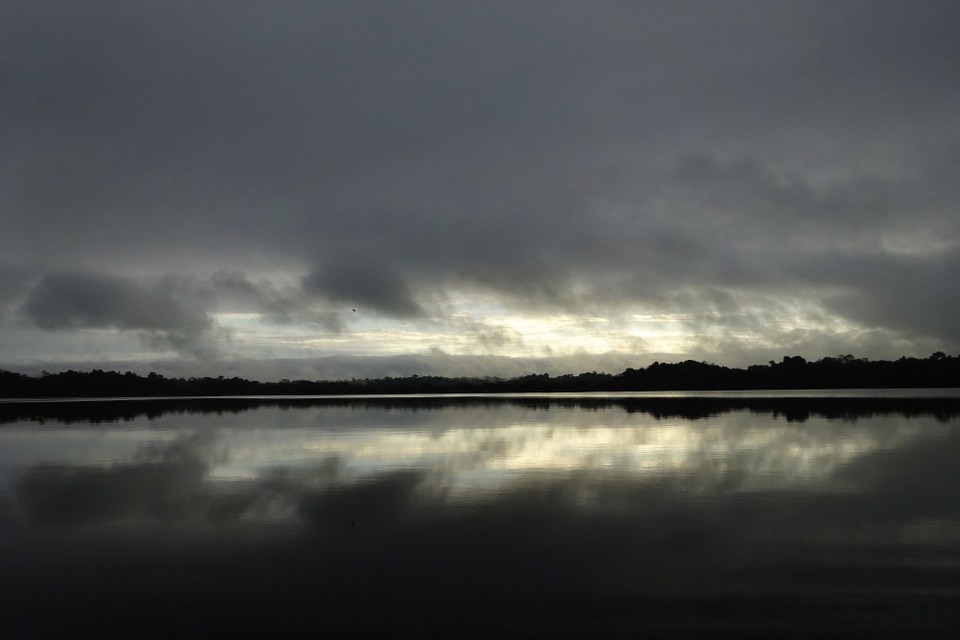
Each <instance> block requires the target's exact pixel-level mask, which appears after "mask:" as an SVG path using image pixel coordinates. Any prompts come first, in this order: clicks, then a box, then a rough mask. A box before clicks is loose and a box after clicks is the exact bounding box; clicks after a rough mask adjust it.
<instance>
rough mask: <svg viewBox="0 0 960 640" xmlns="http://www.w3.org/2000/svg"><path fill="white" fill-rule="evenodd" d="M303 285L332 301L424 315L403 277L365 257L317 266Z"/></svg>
mask: <svg viewBox="0 0 960 640" xmlns="http://www.w3.org/2000/svg"><path fill="white" fill-rule="evenodd" d="M303 288H304V290H305V291H306V292H307V293H309V294H313V295H318V296H321V297H323V298H324V299H326V300H328V301H330V302H332V303H341V304H343V305H355V306H357V307H361V308H365V309H372V310H374V311H375V312H379V313H383V314H386V315H388V316H393V317H397V318H415V317H417V316H422V315H424V310H423V308H422V307H421V306H420V305H419V304H418V303H417V301H416V299H415V297H414V294H413V291H412V290H411V288H410V286H409V285H408V284H407V281H406V280H405V279H404V278H403V276H401V275H400V274H399V273H397V272H396V271H394V270H393V269H390V268H388V267H384V266H382V265H380V264H376V263H373V262H370V261H369V260H367V259H364V258H358V259H357V260H356V261H355V262H344V263H337V264H332V265H329V266H325V267H321V268H319V269H315V270H314V271H312V272H310V274H308V275H307V276H306V277H305V278H304V280H303ZM351 310H352V308H351Z"/></svg>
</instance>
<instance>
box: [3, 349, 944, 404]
mask: <svg viewBox="0 0 960 640" xmlns="http://www.w3.org/2000/svg"><path fill="white" fill-rule="evenodd" d="M922 387H960V355H958V356H949V355H946V354H945V353H943V352H940V351H938V352H936V353H933V354H931V355H930V356H929V357H927V358H908V357H902V358H900V359H898V360H868V359H866V358H855V357H854V356H852V355H840V356H837V357H827V358H822V359H820V360H816V361H809V362H808V361H807V360H805V359H804V358H802V357H800V356H784V357H783V359H782V360H781V361H780V362H776V361H773V360H771V361H769V362H768V363H767V364H755V365H751V366H749V367H747V368H731V367H725V366H721V365H717V364H713V363H709V362H701V361H695V360H684V361H682V362H675V363H661V362H654V363H653V364H651V365H650V366H648V367H641V368H638V369H634V368H628V369H626V370H624V371H623V372H621V373H616V374H613V373H602V372H601V373H598V372H596V371H590V372H585V373H579V374H572V373H568V374H563V375H557V376H551V375H549V374H546V373H540V374H530V375H525V376H520V377H515V378H494V377H485V378H477V377H444V376H420V375H411V376H404V377H384V378H363V379H358V378H354V379H350V380H287V379H284V380H280V381H277V382H259V381H256V380H246V379H244V378H240V377H232V378H226V377H224V376H218V377H215V378H214V377H202V378H198V377H190V378H183V377H181V378H167V377H164V376H163V375H161V374H159V373H155V372H153V373H150V374H148V375H145V376H143V375H139V374H136V373H133V372H130V371H126V372H122V373H121V372H118V371H104V370H102V369H93V370H92V371H74V370H69V371H62V372H60V373H48V372H46V371H44V372H43V373H41V374H40V375H26V374H23V373H16V372H12V371H0V397H3V398H53V397H143V396H146V397H158V396H243V395H251V396H279V395H341V394H412V393H524V392H582V391H667V390H710V389H717V390H746V389H844V388H871V389H877V388H922Z"/></svg>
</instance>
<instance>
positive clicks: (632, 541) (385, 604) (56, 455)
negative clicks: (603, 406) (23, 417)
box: [0, 407, 960, 636]
mask: <svg viewBox="0 0 960 640" xmlns="http://www.w3.org/2000/svg"><path fill="white" fill-rule="evenodd" d="M279 415H280V414H271V412H260V411H251V412H248V413H244V414H241V415H240V416H235V415H233V416H213V415H210V416H203V417H198V416H193V417H192V418H191V420H193V424H192V425H191V424H189V421H188V420H184V421H183V422H182V423H181V424H173V423H170V424H164V425H161V424H158V425H157V426H156V427H155V428H154V429H152V430H151V429H146V430H139V429H142V425H128V427H129V428H122V427H118V428H117V429H115V430H114V429H103V428H100V427H83V426H80V425H72V426H70V427H68V428H66V429H64V428H60V427H44V428H43V429H40V430H37V431H36V432H35V435H36V436H37V439H36V440H34V441H31V437H30V435H31V433H32V432H31V431H30V430H31V429H35V427H27V428H26V429H24V428H21V427H12V426H11V427H7V428H4V429H2V430H0V445H8V444H9V445H13V446H12V447H11V448H9V449H6V448H5V449H4V450H5V451H6V453H5V454H4V455H5V459H6V460H7V462H6V466H5V472H4V476H3V477H4V478H5V482H6V487H7V489H6V492H5V497H4V498H3V499H2V500H0V526H2V527H3V530H4V531H5V532H6V535H0V569H2V571H0V595H4V600H5V603H0V613H4V614H5V615H6V616H7V619H8V620H14V621H19V622H17V624H21V623H22V624H23V625H27V626H30V625H39V626H37V627H36V628H39V629H41V630H45V631H46V635H56V634H57V633H60V632H63V631H65V630H67V628H68V627H69V625H72V624H76V620H80V621H82V623H83V624H87V625H89V626H90V629H93V630H94V631H102V629H100V628H99V626H98V625H99V624H100V622H98V620H101V619H103V618H111V619H112V618H114V617H118V618H119V619H120V620H121V621H120V622H117V623H116V624H117V625H119V628H122V629H125V630H127V631H129V630H130V629H132V628H136V625H138V624H139V620H140V617H138V614H136V613H135V612H137V611H147V612H149V613H150V615H152V616H155V618H156V619H160V620H163V621H164V622H163V623H162V624H160V626H159V627H158V629H160V630H167V631H169V630H170V629H171V628H172V626H171V625H175V624H176V625H181V624H182V625H185V626H186V628H189V629H194V630H196V629H197V628H198V627H197V625H201V626H202V625H210V628H211V629H216V630H222V625H223V624H227V625H228V626H229V623H224V620H225V619H228V620H233V619H236V620H244V619H247V618H249V617H250V616H254V617H255V618H256V619H258V620H261V621H262V620H267V621H269V624H270V625H271V629H273V630H276V629H277V628H286V630H287V631H291V632H293V631H297V632H301V631H303V630H304V629H305V628H309V625H310V624H312V623H311V622H310V621H315V620H316V619H317V617H319V618H321V619H323V620H324V621H326V623H329V625H332V626H330V628H331V629H335V630H338V631H347V630H354V629H358V628H359V629H370V628H371V625H375V624H376V622H375V621H376V619H378V618H377V617H378V616H380V617H382V616H384V615H386V616H388V618H389V619H391V620H415V621H416V623H417V624H418V625H427V626H428V628H431V629H439V628H442V629H444V630H447V631H450V630H451V629H453V630H454V631H457V630H459V631H462V630H463V629H462V625H463V621H464V620H470V621H472V622H471V624H476V625H478V626H477V627H476V629H490V628H493V627H496V628H499V629H501V630H502V629H507V628H513V626H514V625H516V624H518V623H522V624H527V625H533V627H532V628H534V629H536V630H539V631H543V632H544V633H548V632H552V631H556V630H557V629H561V630H580V631H584V630H586V629H593V630H596V625H597V624H607V625H610V624H613V625H625V626H624V627H623V628H620V627H616V628H618V629H620V630H621V631H623V630H624V629H626V630H634V629H636V628H640V627H644V628H646V627H648V626H649V625H650V624H654V626H657V625H667V626H668V627H669V626H671V625H678V624H679V625H681V626H682V625H694V626H696V625H701V624H703V625H707V624H712V623H710V620H713V619H714V618H715V617H717V616H719V617H720V618H722V625H721V626H723V625H730V624H733V623H731V622H730V621H729V619H728V617H729V616H733V617H734V619H735V620H740V621H741V622H742V621H744V620H749V621H750V622H749V624H751V625H753V624H755V623H756V616H760V618H762V619H763V620H764V621H765V622H764V624H765V625H767V626H766V627H764V628H767V629H769V628H772V627H771V625H772V626H773V627H776V626H778V625H779V626H780V627H781V628H782V627H786V628H790V621H791V620H793V622H797V621H802V623H803V625H805V626H803V627H802V628H803V629H805V630H807V631H811V630H812V631H823V630H824V629H834V628H835V625H836V623H837V619H834V618H831V616H838V615H841V614H839V613H830V612H831V611H833V609H831V607H838V606H839V607H840V608H841V611H846V609H844V607H846V608H850V607H853V608H854V609H856V610H857V611H858V615H860V614H863V611H862V610H863V609H864V608H865V609H866V610H868V613H869V615H868V616H867V617H865V618H863V620H868V621H870V623H869V624H868V625H867V626H868V627H869V628H870V629H871V630H872V631H876V629H878V628H879V629H884V630H886V629H888V628H890V629H893V628H896V627H895V625H896V624H903V622H902V620H904V619H905V618H903V616H902V613H903V612H902V611H901V612H900V613H898V614H896V615H895V614H894V613H888V612H887V611H886V608H885V607H886V605H885V604H883V603H884V602H886V601H885V600H883V598H886V597H888V596H886V595H884V594H893V595H891V596H889V597H894V596H896V597H897V598H903V597H905V596H908V595H909V594H911V593H919V592H922V593H925V594H937V595H936V597H937V598H950V597H951V596H950V594H951V593H954V592H955V587H954V586H953V585H955V584H957V579H958V578H960V567H958V566H957V564H956V557H957V552H958V551H960V510H958V507H957V505H958V504H960V485H958V484H957V482H955V481H954V480H953V479H952V478H953V474H954V472H955V469H956V468H957V467H958V465H960V431H958V430H957V425H956V423H950V422H943V421H940V420H937V419H935V418H934V417H928V418H923V417H914V418H911V419H905V418H904V417H903V416H898V415H895V414H892V415H887V416H872V417H870V418H869V419H864V420H860V421H857V422H855V423H851V422H837V421H830V420H827V419H825V418H814V419H809V420H807V422H805V423H803V424H802V425H798V424H797V423H790V422H787V421H786V420H785V419H784V418H773V417H771V416H769V415H762V414H753V413H748V412H734V413H728V414H724V415H722V416H717V417H714V418H708V419H703V420H699V421H684V420H680V419H669V420H655V419H652V418H650V417H649V416H646V415H644V414H629V413H625V412H622V411H619V410H616V409H609V410H599V411H583V410H580V409H577V408H576V407H565V408H560V407H552V408H551V409H550V411H548V412H544V411H542V410H529V409H518V408H517V407H501V410H492V409H490V408H487V409H485V410H483V411H476V412H473V411H464V410H462V409H460V410H440V411H432V412H421V413H412V412H409V413H404V412H393V413H391V412H372V413H364V412H362V411H361V412H360V413H359V414H356V415H354V416H353V420H354V421H355V422H354V423H351V425H350V426H349V427H348V426H346V425H345V424H343V423H341V424H340V426H339V427H338V426H337V425H336V424H335V423H337V419H334V417H336V416H338V415H339V416H340V417H343V415H346V414H337V413H336V412H334V417H331V415H330V414H325V413H324V412H323V411H319V412H316V411H302V412H296V411H293V412H288V413H286V414H283V417H284V418H286V419H287V420H286V421H285V422H284V421H281V420H278V417H279ZM268 416H269V419H267V418H268ZM364 418H366V419H367V420H368V421H369V424H368V426H367V427H363V426H362V425H361V424H359V423H360V422H362V421H363V419H364ZM411 418H415V420H413V421H412V422H411ZM393 419H396V421H397V423H393V422H391V420H393ZM161 422H162V420H161ZM226 422H229V424H227V423H226ZM318 423H322V424H318ZM398 423H399V424H398ZM309 424H313V425H314V426H312V427H311V426H308V425H309ZM401 424H402V426H400V425H401ZM465 425H473V426H465ZM138 430H139V431H138ZM134 433H147V434H149V438H148V439H147V440H146V441H144V442H143V443H142V444H141V446H140V447H137V448H136V449H135V450H131V447H130V446H129V441H130V438H131V436H132V434H134ZM57 434H61V435H64V436H65V435H67V434H69V435H70V438H64V439H63V441H64V442H68V443H69V446H67V447H66V448H64V449H63V450H58V448H57V442H58V441H59V440H60V438H58V435H57ZM85 434H86V435H87V436H89V438H90V442H86V443H84V442H83V441H84V438H83V436H84V435H85ZM113 436H116V437H115V438H114V437H113ZM94 442H95V443H96V444H97V446H96V447H94V446H93V443H94ZM38 443H40V444H38ZM105 451H110V452H113V453H112V454H113V456H114V457H113V458H112V459H109V456H108V457H107V459H105V457H104V452H105ZM91 452H94V453H93V454H91ZM11 461H12V464H11ZM951 589H953V591H951ZM925 597H926V596H925ZM704 598H706V599H709V600H710V601H711V602H712V601H715V600H716V599H720V600H719V601H720V602H722V603H723V604H722V605H716V607H718V608H714V609H713V610H712V611H713V613H710V612H709V611H708V612H707V613H704V612H703V611H702V610H701V609H700V606H701V605H700V604H696V603H701V602H703V599H704ZM771 598H774V599H777V598H782V600H778V601H777V602H778V605H777V606H778V607H780V608H779V609H771V610H770V612H767V610H766V608H765V606H766V605H763V604H757V603H763V602H765V601H769V599H771ZM665 599H666V600H665ZM764 599H766V600H764ZM838 602H839V603H840V604H839V605H838V604H837V603H838ZM926 602H927V601H926V600H924V601H923V602H921V603H920V605H918V606H920V609H919V610H918V611H914V612H913V613H911V615H910V617H909V619H910V620H911V622H910V624H916V623H918V621H919V623H920V624H928V625H932V624H934V622H935V623H936V624H937V625H938V628H939V627H942V625H943V624H944V623H945V621H946V622H947V623H950V624H953V623H955V622H957V621H956V620H955V616H954V618H950V617H949V616H947V617H946V618H945V617H944V616H945V615H946V614H943V613H942V614H940V618H936V617H934V618H930V616H929V611H928V610H927V604H926ZM78 603H79V604H78ZM198 603H203V604H202V607H201V606H200V605H199V604H198ZM665 603H668V605H666V609H665V608H664V606H665ZM669 603H672V604H669ZM784 603H791V604H784ZM711 606H714V605H711ZM900 606H903V605H902V603H901V605H900ZM4 607H6V609H4ZM670 607H673V609H671V608H670ZM784 607H794V609H790V610H787V611H786V612H785V610H784ZM806 607H809V608H810V609H809V610H807V609H806ZM950 610H953V609H943V611H944V612H948V611H950ZM254 611H255V612H256V613H255V614H253V613H251V612H254ZM773 611H777V613H775V614H774V613H772V612H773ZM811 611H812V612H813V614H814V615H813V617H811ZM31 612H41V613H39V614H37V615H34V614H33V613H31ZM44 612H45V613H44ZM64 612H67V613H70V612H72V614H71V615H72V616H73V617H72V618H70V620H71V622H70V623H69V624H67V623H66V622H64V623H63V624H64V626H63V627H61V626H58V625H59V624H60V622H58V620H66V619H67V618H64V617H63V616H64V615H66V614H65V613H64ZM131 612H133V613H131ZM914 614H915V615H914ZM198 616H199V617H198ZM703 616H706V618H704V617H703ZM711 616H713V617H714V618H711ZM198 620H199V621H200V622H198ZM704 620H707V621H706V622H704ZM931 620H933V622H931ZM168 621H169V622H168ZM518 621H519V622H518ZM651 621H652V622H651ZM714 622H716V620H714ZM237 624H240V623H237ZM891 624H894V626H890V625H891ZM277 625H279V626H277ZM284 625H286V626H284ZM303 625H307V626H306V627H305V626H303ZM338 625H340V626H338ZM458 625H461V626H459V627H458ZM491 625H493V626H492V627H491ZM811 625H812V626H811ZM0 626H2V625H0ZM31 628H33V627H31ZM16 630H17V631H22V628H18V629H16ZM208 630H209V629H208ZM26 635H28V636H29V635H30V634H26ZM40 635H44V634H40Z"/></svg>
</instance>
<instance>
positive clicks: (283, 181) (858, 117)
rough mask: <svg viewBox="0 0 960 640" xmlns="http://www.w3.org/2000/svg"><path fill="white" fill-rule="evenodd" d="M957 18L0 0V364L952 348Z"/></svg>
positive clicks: (955, 340) (314, 370)
mask: <svg viewBox="0 0 960 640" xmlns="http://www.w3.org/2000/svg"><path fill="white" fill-rule="evenodd" d="M958 79H960V4H958V3H956V2H953V1H945V2H935V1H925V0H918V1H914V2H887V1H885V0H870V1H866V2H859V1H852V0H851V1H844V2H834V1H829V2H827V1H823V2H820V1H816V0H812V1H804V2H790V1H786V0H785V1H779V2H767V1H750V2H747V1H738V0H729V1H725V2H706V1H701V2H691V1H685V0H679V1H669V2H667V1H663V2H657V1H651V2H627V1H625V0H622V1H598V2H568V1H565V0H555V1H550V2H539V1H535V0H530V1H524V2H515V1H511V2H497V1H490V2H482V3H474V2H458V1H456V0H446V1H442V2H441V1H437V2H423V1H419V0H411V1H406V2H367V1H361V0H358V1H352V2H301V1H297V0H286V1H283V2H279V1H263V0H257V1H246V0H237V1H233V2H229V3H221V2H197V1H196V0H191V1H188V2H178V1H171V2H153V1H150V2H146V1H139V0H126V1H122V2H121V1H116V2H114V1H110V0H89V1H85V2H75V1H74V0H51V1H47V2H35V1H32V0H24V1H15V0H2V1H0V367H2V368H6V369H11V370H16V371H24V372H36V371H39V370H41V369H47V370H51V371H54V370H61V369H64V368H78V369H82V368H92V367H101V368H110V369H132V370H136V371H141V372H145V371H158V372H160V373H163V374H175V375H220V374H224V375H231V376H232V375H242V376H244V377H250V378H256V379H265V380H271V379H280V378H283V377H289V378H295V379H298V378H305V379H318V378H334V379H339V378H349V377H380V376H385V375H409V374H414V373H418V374H421V375H423V374H440V375H505V376H510V375H522V374H526V373H537V372H550V373H563V372H574V373H575V372H580V371H590V370H597V371H609V372H611V373H616V372H619V371H622V370H623V369H624V368H626V367H628V366H632V367H639V366H647V365H648V364H650V363H651V362H653V361H654V360H659V361H678V360H684V359H688V358H689V359H695V360H704V361H708V362H716V363H718V364H723V365H727V366H746V365H748V364H752V363H758V362H759V363H763V362H766V361H767V360H768V359H776V360H779V359H780V358H782V356H784V355H801V356H803V357H806V358H807V359H819V358H821V357H826V356H836V355H838V354H848V353H849V354H854V355H856V356H857V357H867V358H871V359H880V358H896V357H899V356H901V355H907V356H918V357H925V356H927V355H929V354H930V353H932V352H934V351H941V350H942V351H945V352H947V353H949V354H956V353H957V352H960V323H958V322H957V317H958V312H960V179H958V178H960V109H958V107H957V105H960V80H958Z"/></svg>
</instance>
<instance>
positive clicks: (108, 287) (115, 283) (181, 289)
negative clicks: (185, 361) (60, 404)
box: [21, 272, 214, 356]
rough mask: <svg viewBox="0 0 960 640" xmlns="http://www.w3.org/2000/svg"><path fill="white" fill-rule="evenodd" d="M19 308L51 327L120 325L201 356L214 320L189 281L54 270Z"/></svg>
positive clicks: (158, 341)
mask: <svg viewBox="0 0 960 640" xmlns="http://www.w3.org/2000/svg"><path fill="white" fill-rule="evenodd" d="M21 311H22V313H23V315H24V316H25V317H26V318H27V319H28V320H29V321H30V322H32V323H33V324H35V325H36V326H37V327H39V328H41V329H45V330H48V331H64V330H69V329H108V328H109V329H119V330H121V331H133V332H137V333H139V334H141V335H142V336H143V337H144V339H146V340H147V341H149V342H151V343H155V344H156V345H158V346H166V347H168V348H172V349H174V350H176V351H184V352H188V353H192V354H193V355H197V356H202V355H204V354H205V353H206V352H207V351H208V349H210V348H211V345H210V344H208V340H209V339H210V334H211V332H212V331H213V330H214V323H213V321H212V320H211V318H210V316H209V315H208V314H207V312H206V309H205V305H204V304H203V303H202V301H200V300H197V299H196V291H194V290H193V289H192V286H191V283H189V282H188V281H184V280H180V279H177V278H172V277H168V278H164V279H161V280H160V281H158V282H155V283H152V284H141V283H138V282H135V281H132V280H128V279H123V278H119V277H113V276H103V275H94V274H80V273H64V272H59V273H50V274H46V275H44V276H43V277H42V278H41V279H40V281H39V282H38V283H37V284H35V285H34V286H33V288H32V289H31V290H30V294H29V296H28V297H27V299H26V301H25V302H24V304H23V306H22V308H21Z"/></svg>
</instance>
